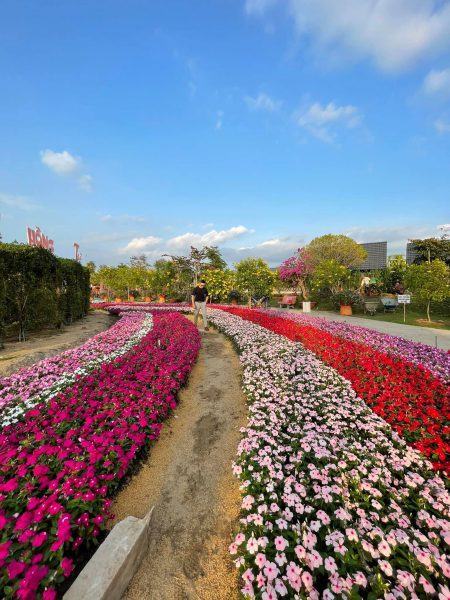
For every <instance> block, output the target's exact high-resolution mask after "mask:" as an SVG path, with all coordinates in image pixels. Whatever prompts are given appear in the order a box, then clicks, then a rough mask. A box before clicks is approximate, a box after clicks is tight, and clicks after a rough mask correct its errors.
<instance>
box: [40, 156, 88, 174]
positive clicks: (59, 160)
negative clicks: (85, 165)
mask: <svg viewBox="0 0 450 600" xmlns="http://www.w3.org/2000/svg"><path fill="white" fill-rule="evenodd" d="M41 161H42V164H44V165H45V166H46V167H48V168H49V169H50V170H52V171H53V172H54V173H56V174H57V175H71V174H72V173H74V172H76V171H78V169H79V168H80V166H81V159H80V158H78V157H77V156H73V155H72V154H70V152H67V150H63V151H62V152H54V151H53V150H42V152H41Z"/></svg>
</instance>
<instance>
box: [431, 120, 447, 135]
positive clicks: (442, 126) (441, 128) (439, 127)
mask: <svg viewBox="0 0 450 600" xmlns="http://www.w3.org/2000/svg"><path fill="white" fill-rule="evenodd" d="M434 128H435V129H436V131H437V132H438V133H440V134H444V133H450V121H445V120H444V119H436V121H435V122H434Z"/></svg>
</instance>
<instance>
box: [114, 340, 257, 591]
mask: <svg viewBox="0 0 450 600" xmlns="http://www.w3.org/2000/svg"><path fill="white" fill-rule="evenodd" d="M245 416H246V407H245V399H244V396H243V394H242V391H241V386H240V365H239V360H238V358H237V356H236V353H235V352H234V350H233V348H232V346H231V344H230V343H229V342H228V341H227V340H226V339H225V338H224V337H223V336H222V335H221V334H219V333H217V332H214V331H210V332H208V333H205V334H204V335H203V347H202V349H201V351H200V355H199V359H198V361H197V364H196V365H195V367H194V369H193V371H192V373H191V376H190V379H189V382H188V385H187V387H186V388H185V389H184V390H183V391H182V392H181V394H180V404H179V406H178V408H177V410H176V415H175V416H173V417H172V418H171V419H170V420H169V421H168V422H167V424H166V426H165V427H164V429H163V432H162V435H161V437H160V439H159V440H158V441H157V442H156V443H155V445H154V447H153V448H152V449H151V451H150V454H149V457H148V459H147V461H146V463H145V464H144V465H143V466H142V468H141V469H140V471H139V472H138V474H137V475H136V476H134V477H133V479H132V480H131V481H130V483H129V484H128V486H127V487H126V488H125V489H124V490H123V491H122V492H121V493H120V494H119V496H118V497H117V499H116V502H115V505H114V506H113V512H114V514H115V515H116V520H120V519H123V518H124V517H126V516H127V515H134V516H136V517H142V516H144V514H145V513H146V512H147V511H148V510H149V508H150V507H151V506H153V505H154V506H155V509H154V514H153V524H152V534H151V540H150V548H149V552H148V554H147V556H146V557H145V558H144V560H143V562H142V564H141V566H140V568H139V570H138V572H137V574H136V575H135V577H134V579H133V580H132V582H131V584H130V587H129V589H128V591H127V593H126V595H125V598H126V600H141V599H145V600H182V599H185V598H195V599H205V600H206V599H211V600H212V599H215V600H232V599H233V598H237V597H238V595H237V591H236V590H237V589H238V588H237V578H236V574H235V568H234V566H233V564H232V562H231V560H230V557H229V555H228V550H227V549H228V545H229V543H230V541H231V536H232V533H233V532H234V529H235V524H236V522H237V519H238V514H239V507H240V491H239V486H238V483H237V481H236V480H235V479H234V477H233V476H232V474H231V462H232V460H233V459H234V457H235V454H236V448H237V444H238V442H239V438H240V434H239V428H240V427H241V426H242V425H243V424H244V423H245Z"/></svg>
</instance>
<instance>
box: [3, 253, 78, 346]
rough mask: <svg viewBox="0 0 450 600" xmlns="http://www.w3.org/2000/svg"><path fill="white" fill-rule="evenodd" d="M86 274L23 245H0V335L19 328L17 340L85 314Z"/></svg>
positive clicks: (69, 262)
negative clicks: (13, 326) (27, 333)
mask: <svg viewBox="0 0 450 600" xmlns="http://www.w3.org/2000/svg"><path fill="white" fill-rule="evenodd" d="M89 291H90V290H89V271H88V270H87V269H86V268H85V267H83V266H82V265H80V264H79V263H78V262H76V261H74V260H69V259H66V258H57V257H56V256H54V255H53V254H52V253H51V252H49V251H48V250H45V249H43V248H37V247H34V246H27V245H25V244H0V335H1V333H2V330H3V331H4V329H5V326H7V325H14V324H17V325H18V329H19V340H24V339H25V336H26V332H27V331H29V330H30V329H36V328H39V327H43V326H46V325H53V326H60V325H61V324H62V323H64V322H66V323H70V322H71V321H73V320H74V319H79V318H80V317H82V316H84V315H86V314H87V311H88V310H89Z"/></svg>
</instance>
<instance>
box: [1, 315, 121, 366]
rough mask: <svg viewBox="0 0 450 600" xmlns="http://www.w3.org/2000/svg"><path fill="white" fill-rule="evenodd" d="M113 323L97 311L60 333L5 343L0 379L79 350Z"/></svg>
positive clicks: (53, 332) (31, 336)
mask: <svg viewBox="0 0 450 600" xmlns="http://www.w3.org/2000/svg"><path fill="white" fill-rule="evenodd" d="M115 322H116V318H115V317H111V315H109V314H107V313H105V312H103V311H99V310H96V311H93V312H91V313H89V314H88V316H87V317H85V318H83V319H80V320H79V321H75V323H73V324H72V325H68V326H66V327H64V328H63V329H61V330H59V331H57V330H55V329H47V330H44V331H39V332H36V333H32V334H30V339H29V340H27V341H26V342H20V343H19V342H7V343H6V344H5V348H3V349H2V350H0V377H5V376H7V375H10V374H11V373H13V372H14V371H17V370H18V369H21V368H22V367H26V366H29V365H32V364H34V363H35V362H38V361H39V360H42V359H44V358H48V357H50V356H54V355H55V354H57V353H58V352H61V351H63V350H67V349H68V348H74V347H75V346H79V345H80V344H82V343H83V342H85V341H86V340H87V339H89V338H90V337H92V336H93V335H95V334H96V333H99V332H100V331H104V330H105V329H108V327H110V326H111V325H112V324H113V323H115Z"/></svg>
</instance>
